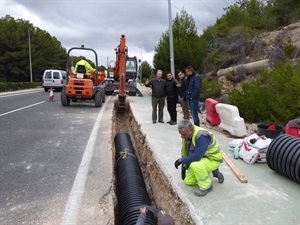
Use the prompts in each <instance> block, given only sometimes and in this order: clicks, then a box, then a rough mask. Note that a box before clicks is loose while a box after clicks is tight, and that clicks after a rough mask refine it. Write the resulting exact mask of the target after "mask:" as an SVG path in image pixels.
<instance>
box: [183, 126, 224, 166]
mask: <svg viewBox="0 0 300 225" xmlns="http://www.w3.org/2000/svg"><path fill="white" fill-rule="evenodd" d="M201 135H205V136H207V135H209V136H210V140H211V141H210V143H209V145H208V148H207V150H206V151H205V153H204V155H203V157H206V158H208V159H211V160H215V161H220V162H222V159H223V154H222V152H221V150H220V148H219V145H218V143H217V141H216V139H215V138H214V135H213V134H212V133H211V132H209V131H207V130H205V129H203V128H201V127H198V126H194V131H193V134H192V138H191V143H190V144H189V147H188V149H187V141H186V140H185V139H182V148H181V155H182V157H187V156H188V155H189V153H192V152H194V149H195V147H196V140H197V139H198V138H200V136H201ZM200 160H201V159H200ZM188 166H189V165H187V167H188Z"/></svg>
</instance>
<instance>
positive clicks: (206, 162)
mask: <svg viewBox="0 0 300 225" xmlns="http://www.w3.org/2000/svg"><path fill="white" fill-rule="evenodd" d="M219 166H220V162H218V161H215V160H210V159H208V158H202V159H201V160H200V161H197V162H192V163H191V164H190V166H189V169H188V170H187V173H186V177H185V179H184V182H185V184H186V185H198V186H199V187H200V190H203V191H204V190H207V189H209V188H210V186H211V179H210V172H212V171H214V170H216V169H218V168H219Z"/></svg>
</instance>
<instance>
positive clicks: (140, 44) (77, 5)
mask: <svg viewBox="0 0 300 225" xmlns="http://www.w3.org/2000/svg"><path fill="white" fill-rule="evenodd" d="M234 2H235V1H234V0H190V1H189V0H171V10H172V18H173V19H174V17H175V16H176V13H179V12H180V11H181V10H182V9H185V10H186V11H187V13H188V14H189V15H191V16H192V17H193V19H194V20H195V22H196V25H197V29H198V33H199V34H201V33H202V32H203V30H204V29H205V28H207V26H209V25H213V24H214V23H215V21H216V19H217V17H221V16H222V14H224V10H223V8H224V7H226V6H229V5H232V4H233V3H234ZM5 15H11V16H12V17H14V18H15V19H18V18H22V19H24V20H29V21H30V22H31V23H32V24H33V25H34V26H37V27H39V28H41V29H43V30H46V31H47V32H49V33H50V35H52V36H55V37H56V38H57V39H58V40H59V41H60V42H61V43H62V45H63V47H65V48H66V49H67V50H68V49H69V48H71V47H75V46H76V47H77V46H78V47H79V46H80V45H81V44H84V45H85V46H86V47H89V48H93V49H95V50H96V52H97V54H98V61H99V62H98V63H99V65H106V64H107V60H109V61H110V60H114V59H115V53H114V48H116V47H117V45H118V44H119V41H120V37H121V34H125V35H126V43H127V46H128V55H129V56H137V57H139V58H141V57H142V60H143V61H144V60H146V61H148V62H149V63H152V59H153V55H154V48H155V46H156V45H157V44H158V42H159V39H160V37H161V35H162V33H163V32H165V31H167V30H168V27H169V20H168V18H169V17H168V0H128V1H127V0H85V1H83V0H82V1H78V0H0V17H3V16H5ZM81 53H82V52H81ZM72 54H73V55H79V53H76V52H72ZM81 55H84V54H81ZM89 58H90V57H89ZM91 59H93V58H91Z"/></svg>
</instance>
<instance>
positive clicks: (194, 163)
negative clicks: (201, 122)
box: [174, 120, 224, 197]
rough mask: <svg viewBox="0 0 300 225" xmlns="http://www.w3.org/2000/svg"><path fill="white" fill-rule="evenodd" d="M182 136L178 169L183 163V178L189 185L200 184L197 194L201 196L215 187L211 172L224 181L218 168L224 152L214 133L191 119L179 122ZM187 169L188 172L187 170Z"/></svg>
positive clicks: (176, 163)
mask: <svg viewBox="0 0 300 225" xmlns="http://www.w3.org/2000/svg"><path fill="white" fill-rule="evenodd" d="M178 131H179V133H180V135H181V138H182V148H181V156H182V158H179V159H177V160H176V161H175V163H174V165H175V167H176V169H178V166H179V165H181V164H182V171H181V175H182V179H183V180H184V182H185V184H187V185H198V187H199V188H198V189H197V190H196V191H195V195H197V196H199V197H201V196H204V195H206V194H207V193H208V192H210V191H211V190H212V189H213V186H212V181H211V179H210V172H213V176H214V177H216V178H218V180H219V183H223V182H224V177H223V175H222V173H220V172H219V170H218V168H219V166H220V164H221V162H223V154H222V152H221V150H220V148H219V145H218V143H217V141H216V139H215V138H214V136H213V134H212V133H210V132H209V131H207V130H205V129H204V128H201V127H198V126H196V125H193V124H192V122H191V121H189V120H182V121H181V122H180V123H179V124H178ZM186 170H187V172H186Z"/></svg>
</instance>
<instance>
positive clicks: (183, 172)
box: [181, 168, 186, 180]
mask: <svg viewBox="0 0 300 225" xmlns="http://www.w3.org/2000/svg"><path fill="white" fill-rule="evenodd" d="M185 172H186V170H185V168H182V170H181V179H182V180H184V179H185Z"/></svg>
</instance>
